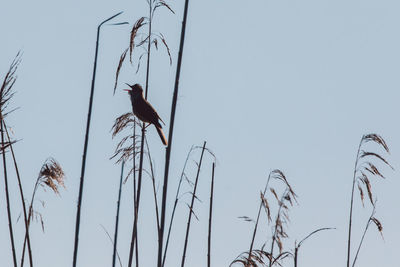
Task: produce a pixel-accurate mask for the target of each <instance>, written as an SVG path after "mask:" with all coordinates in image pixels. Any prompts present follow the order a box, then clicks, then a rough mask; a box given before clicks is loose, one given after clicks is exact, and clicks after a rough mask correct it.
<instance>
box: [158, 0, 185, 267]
mask: <svg viewBox="0 0 400 267" xmlns="http://www.w3.org/2000/svg"><path fill="white" fill-rule="evenodd" d="M188 7H189V0H185V7H184V10H183V21H182V29H181V37H180V43H179V52H178V62H177V65H176V76H175V86H174V93H173V96H172V105H171V117H170V122H169V133H168V146H167V149H166V152H165V168H164V182H163V194H162V199H161V221H160V233H159V238H158V256H157V267H161V266H162V258H163V256H162V253H163V244H164V243H163V240H164V227H165V213H166V204H167V192H168V176H169V165H170V160H171V149H172V137H173V133H174V124H175V112H176V105H177V102H178V89H179V77H180V74H181V66H182V55H183V47H184V43H185V32H186V20H187V14H188Z"/></svg>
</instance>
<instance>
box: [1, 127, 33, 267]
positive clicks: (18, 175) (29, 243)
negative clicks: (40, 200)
mask: <svg viewBox="0 0 400 267" xmlns="http://www.w3.org/2000/svg"><path fill="white" fill-rule="evenodd" d="M3 125H4V130H5V132H6V135H7V142H8V143H9V144H10V151H11V156H12V159H13V162H14V168H15V172H16V175H17V180H18V188H19V194H20V197H21V203H22V209H23V214H24V223H25V239H26V241H27V243H28V256H29V264H30V266H31V267H33V257H32V249H31V241H30V235H29V220H28V216H27V214H26V205H25V197H24V192H23V189H22V183H21V176H20V174H19V168H18V164H17V159H16V158H15V153H14V149H13V143H12V141H11V138H10V135H9V133H8V129H7V125H6V123H5V121H3ZM24 243H25V242H24ZM24 251H25V245H24V248H23V252H22V256H21V264H20V266H21V267H22V266H23V265H24V255H25V253H24Z"/></svg>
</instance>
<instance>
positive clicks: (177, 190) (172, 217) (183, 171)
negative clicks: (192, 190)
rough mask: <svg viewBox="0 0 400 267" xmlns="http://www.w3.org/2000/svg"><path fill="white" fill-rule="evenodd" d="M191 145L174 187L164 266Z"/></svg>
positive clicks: (191, 149)
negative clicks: (173, 200) (176, 186)
mask: <svg viewBox="0 0 400 267" xmlns="http://www.w3.org/2000/svg"><path fill="white" fill-rule="evenodd" d="M193 149H194V148H193V146H192V147H191V148H190V150H189V153H188V154H187V157H186V160H185V164H184V165H183V169H182V173H181V178H180V179H179V184H178V188H177V189H176V196H175V202H174V207H173V208H172V214H171V219H170V222H169V227H168V234H167V239H166V242H165V249H164V254H163V260H162V266H164V264H165V258H166V256H167V250H168V244H169V237H170V235H171V229H172V223H173V222H174V218H175V211H176V207H177V205H178V200H179V192H180V189H181V185H182V181H183V177H184V176H185V169H186V165H187V162H188V160H189V156H190V154H191V153H192V151H193Z"/></svg>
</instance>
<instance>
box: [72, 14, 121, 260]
mask: <svg viewBox="0 0 400 267" xmlns="http://www.w3.org/2000/svg"><path fill="white" fill-rule="evenodd" d="M121 13H122V12H119V13H118V14H115V15H114V16H112V17H110V18H108V19H106V20H104V21H103V22H101V23H100V24H99V26H98V27H97V38H96V51H95V56H94V64H93V75H92V84H91V88H90V97H89V111H88V115H87V122H86V133H85V144H84V147H83V156H82V166H81V177H80V183H79V195H78V202H77V211H76V223H75V240H74V254H73V259H72V266H73V267H76V263H77V257H78V246H79V229H80V222H81V206H82V196H83V185H84V180H85V169H86V156H87V149H88V143H89V130H90V121H91V118H92V106H93V95H94V86H95V80H96V69H97V56H98V52H99V39H100V29H101V26H103V25H104V24H105V23H106V22H108V21H110V20H112V19H113V18H115V17H116V16H118V15H120V14H121ZM124 24H125V23H124Z"/></svg>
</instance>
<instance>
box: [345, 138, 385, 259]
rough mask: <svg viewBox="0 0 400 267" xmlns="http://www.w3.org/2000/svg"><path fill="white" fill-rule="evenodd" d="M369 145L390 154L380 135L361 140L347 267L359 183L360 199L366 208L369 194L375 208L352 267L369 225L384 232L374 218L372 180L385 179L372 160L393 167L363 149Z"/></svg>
mask: <svg viewBox="0 0 400 267" xmlns="http://www.w3.org/2000/svg"><path fill="white" fill-rule="evenodd" d="M367 143H374V144H377V145H378V146H379V147H381V148H383V150H384V151H385V152H386V153H388V154H389V147H388V145H387V144H386V142H385V140H384V139H383V138H382V137H381V136H380V135H377V134H374V133H372V134H366V135H364V136H363V137H362V138H361V141H360V144H359V146H358V151H357V157H356V161H355V163H354V172H353V183H352V190H351V199H350V214H349V229H348V239H347V267H350V260H351V259H350V258H351V255H350V252H351V251H350V246H351V234H352V226H353V224H352V223H353V221H352V219H353V202H354V191H355V185H356V183H357V187H358V190H359V192H360V198H361V202H362V204H363V206H364V190H365V191H366V192H367V195H368V199H369V200H370V202H371V205H372V207H373V212H372V215H371V217H370V218H369V219H368V222H367V227H366V228H365V231H364V234H363V237H362V238H361V241H360V244H359V246H358V249H357V252H356V255H355V257H354V260H353V264H352V266H354V265H355V263H356V260H357V256H358V253H359V250H360V248H361V245H362V242H363V241H364V235H365V233H366V231H367V230H368V226H369V224H370V223H371V222H373V223H374V224H375V225H376V226H377V227H378V231H379V232H382V224H381V222H380V221H379V220H378V219H376V218H375V217H374V214H375V208H376V207H375V201H374V200H373V194H372V185H371V182H370V179H371V177H379V178H385V177H384V176H383V174H382V172H381V171H380V170H379V168H378V166H377V165H376V164H375V163H374V161H371V160H372V159H375V160H376V161H378V162H381V163H383V164H384V165H387V166H389V167H390V168H392V169H393V167H392V166H391V165H390V164H389V162H388V161H387V160H386V159H385V158H384V157H383V156H381V154H379V153H376V152H371V151H366V150H363V147H364V146H365V145H366V144H367Z"/></svg>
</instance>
